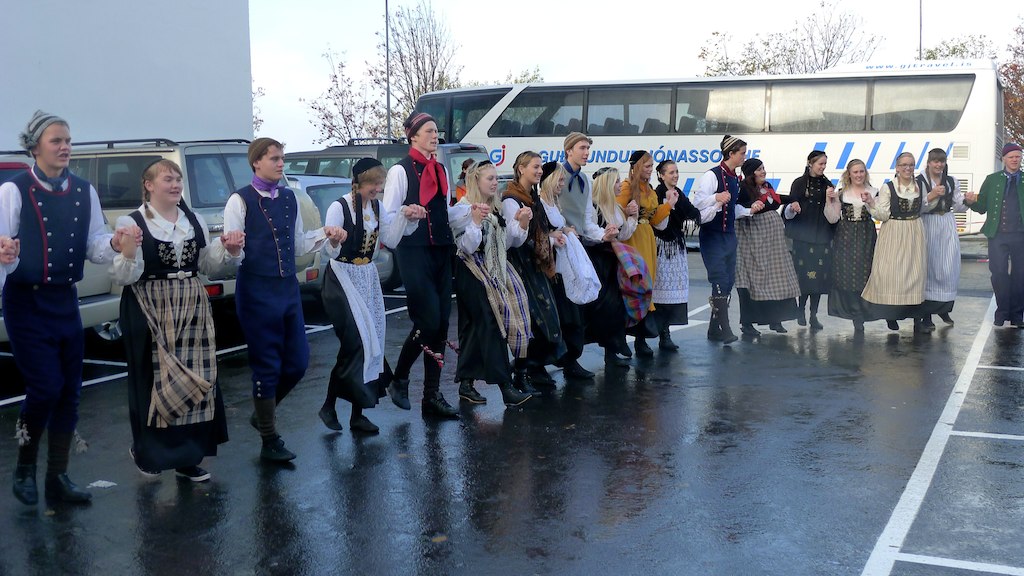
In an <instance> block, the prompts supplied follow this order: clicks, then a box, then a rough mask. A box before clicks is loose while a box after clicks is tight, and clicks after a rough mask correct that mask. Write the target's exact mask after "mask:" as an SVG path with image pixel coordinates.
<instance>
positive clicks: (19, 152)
mask: <svg viewBox="0 0 1024 576" xmlns="http://www.w3.org/2000/svg"><path fill="white" fill-rule="evenodd" d="M0 155H3V156H28V157H29V158H31V157H32V153H31V152H29V151H28V150H25V149H19V150H0Z"/></svg>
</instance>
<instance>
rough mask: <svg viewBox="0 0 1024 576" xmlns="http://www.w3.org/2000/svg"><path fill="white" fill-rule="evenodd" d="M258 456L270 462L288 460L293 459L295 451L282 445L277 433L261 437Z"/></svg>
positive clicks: (282, 441)
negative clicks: (261, 445) (261, 442)
mask: <svg viewBox="0 0 1024 576" xmlns="http://www.w3.org/2000/svg"><path fill="white" fill-rule="evenodd" d="M260 458H262V459H264V460H268V461H270V462H288V461H289V460H295V453H294V452H292V451H290V450H288V449H287V448H285V447H284V440H281V437H280V436H278V435H277V434H274V435H273V436H269V437H267V438H264V439H263V448H261V449H260Z"/></svg>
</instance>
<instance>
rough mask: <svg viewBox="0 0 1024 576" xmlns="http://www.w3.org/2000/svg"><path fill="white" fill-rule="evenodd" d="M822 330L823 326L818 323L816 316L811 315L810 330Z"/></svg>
mask: <svg viewBox="0 0 1024 576" xmlns="http://www.w3.org/2000/svg"><path fill="white" fill-rule="evenodd" d="M822 328H824V326H822V325H821V322H818V315H817V314H811V330H821V329H822Z"/></svg>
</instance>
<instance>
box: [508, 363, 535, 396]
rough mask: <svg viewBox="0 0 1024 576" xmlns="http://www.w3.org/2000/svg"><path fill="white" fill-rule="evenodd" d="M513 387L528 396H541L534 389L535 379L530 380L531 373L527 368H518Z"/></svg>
mask: <svg viewBox="0 0 1024 576" xmlns="http://www.w3.org/2000/svg"><path fill="white" fill-rule="evenodd" d="M512 387H513V388H515V389H516V390H518V391H520V392H522V393H523V394H526V395H528V396H536V395H537V394H539V393H538V392H537V389H536V388H534V387H533V379H532V378H530V373H529V371H527V369H526V368H516V370H515V372H514V373H513V374H512Z"/></svg>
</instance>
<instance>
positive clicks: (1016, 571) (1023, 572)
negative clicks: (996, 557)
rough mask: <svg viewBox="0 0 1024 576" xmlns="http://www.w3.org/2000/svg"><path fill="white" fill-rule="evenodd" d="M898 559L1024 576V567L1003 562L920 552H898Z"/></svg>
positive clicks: (986, 572)
mask: <svg viewBox="0 0 1024 576" xmlns="http://www.w3.org/2000/svg"><path fill="white" fill-rule="evenodd" d="M896 559H897V560H899V561H901V562H913V563H914V564H927V565H929V566H942V567H945V568H962V569H964V570H971V571H974V572H984V573H985V574H1011V575H1014V576H1024V568H1015V567H1013V566H1003V565H1002V564H988V563H985V562H970V561H967V560H954V559H952V558H939V557H938V556H921V555H920V554H904V553H903V552H900V553H898V554H896Z"/></svg>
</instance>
